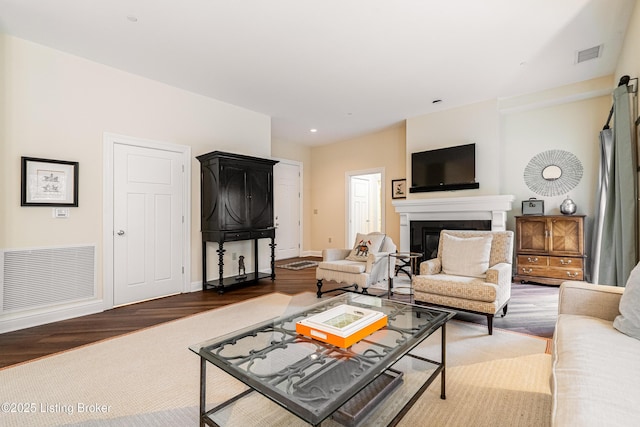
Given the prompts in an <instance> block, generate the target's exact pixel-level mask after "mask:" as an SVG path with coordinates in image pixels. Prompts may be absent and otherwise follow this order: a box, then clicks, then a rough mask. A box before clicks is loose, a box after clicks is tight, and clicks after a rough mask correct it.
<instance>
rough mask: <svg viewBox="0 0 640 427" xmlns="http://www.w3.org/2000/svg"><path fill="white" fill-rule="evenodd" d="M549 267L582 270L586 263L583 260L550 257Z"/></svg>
mask: <svg viewBox="0 0 640 427" xmlns="http://www.w3.org/2000/svg"><path fill="white" fill-rule="evenodd" d="M549 266H551V267H561V268H576V269H580V270H581V269H582V267H583V266H584V262H583V259H582V258H572V257H549Z"/></svg>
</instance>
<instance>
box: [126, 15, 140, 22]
mask: <svg viewBox="0 0 640 427" xmlns="http://www.w3.org/2000/svg"><path fill="white" fill-rule="evenodd" d="M127 21H129V22H138V18H137V17H135V16H133V15H127Z"/></svg>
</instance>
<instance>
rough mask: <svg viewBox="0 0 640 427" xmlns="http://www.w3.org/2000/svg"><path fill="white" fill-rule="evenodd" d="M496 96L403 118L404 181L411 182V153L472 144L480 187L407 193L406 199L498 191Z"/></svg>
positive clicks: (497, 115) (498, 145) (498, 139)
mask: <svg viewBox="0 0 640 427" xmlns="http://www.w3.org/2000/svg"><path fill="white" fill-rule="evenodd" d="M499 128H500V123H499V114H498V103H497V100H492V101H486V102H480V103H476V104H472V105H466V106H464V107H460V108H454V109H449V110H444V111H440V112H436V113H432V114H427V115H424V116H419V117H413V118H410V119H407V164H406V170H407V185H408V186H411V153H415V152H419V151H426V150H434V149H437V148H443V147H451V146H455V145H462V144H470V143H475V144H476V180H477V182H479V183H480V188H479V189H476V190H460V191H445V192H440V191H438V192H429V193H409V194H407V199H419V198H439V197H464V196H480V195H492V194H500V178H501V174H500V167H499V166H500V159H501V152H500V135H499Z"/></svg>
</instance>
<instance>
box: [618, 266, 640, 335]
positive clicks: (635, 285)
mask: <svg viewBox="0 0 640 427" xmlns="http://www.w3.org/2000/svg"><path fill="white" fill-rule="evenodd" d="M619 310H620V314H619V315H618V316H617V317H616V318H615V319H614V320H613V327H614V328H616V329H617V330H619V331H620V332H622V333H623V334H626V335H629V336H630V337H633V338H635V339H638V340H640V264H638V265H636V266H635V268H634V269H633V270H631V274H630V275H629V279H627V285H626V286H625V289H624V293H623V294H622V297H621V298H620V306H619Z"/></svg>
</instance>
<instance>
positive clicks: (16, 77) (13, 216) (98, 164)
mask: <svg viewBox="0 0 640 427" xmlns="http://www.w3.org/2000/svg"><path fill="white" fill-rule="evenodd" d="M0 55H1V56H0V65H1V66H2V67H1V68H0V72H1V73H2V74H0V90H1V91H2V95H3V96H2V97H1V98H0V102H1V103H2V104H0V105H1V107H0V114H1V116H0V124H3V125H4V126H2V127H1V128H0V142H1V145H0V171H1V172H0V173H1V174H2V175H0V176H1V177H2V180H1V184H0V186H1V191H0V206H1V210H2V213H1V214H0V219H2V221H0V249H19V248H28V247H47V246H54V245H58V246H60V245H75V244H91V243H95V244H97V246H98V288H99V294H102V274H103V272H102V256H103V254H102V251H101V248H102V238H101V234H102V210H103V206H102V204H103V203H102V197H103V195H102V188H103V184H102V177H103V156H102V141H103V133H104V132H112V133H116V134H121V135H128V136H132V137H136V138H143V139H149V140H155V141H161V142H169V143H175V144H181V145H188V146H191V150H192V155H193V156H194V159H192V164H191V167H192V176H191V183H192V194H191V200H192V202H193V203H192V205H193V206H192V216H191V224H192V230H191V240H192V251H191V252H192V263H191V272H192V274H191V277H192V280H193V281H199V280H201V261H200V255H199V254H200V253H201V250H200V247H201V244H200V241H201V235H200V176H199V170H200V169H199V163H198V161H197V160H196V159H195V156H197V155H199V154H202V153H206V152H210V151H213V150H223V151H231V152H237V153H243V154H249V155H253V156H258V157H269V156H270V155H271V142H270V141H271V135H270V134H271V119H270V117H269V116H266V115H264V114H259V113H256V112H252V111H249V110H246V109H243V108H240V107H237V106H234V105H230V104H227V103H223V102H220V101H217V100H215V99H211V98H207V97H204V96H201V95H196V94H194V93H191V92H187V91H184V90H180V89H176V88H174V87H170V86H167V85H165V84H162V83H159V82H156V81H152V80H149V79H145V78H142V77H139V76H136V75H133V74H129V73H125V72H123V71H120V70H117V69H114V68H110V67H107V66H104V65H101V64H98V63H95V62H91V61H88V60H85V59H82V58H79V57H76V56H73V55H69V54H66V53H62V52H60V51H56V50H53V49H50V48H47V47H44V46H41V45H38V44H34V43H31V42H28V41H25V40H22V39H18V38H15V37H10V36H7V35H1V34H0ZM21 156H31V157H42V158H51V159H59V160H70V161H78V162H79V163H80V165H79V171H80V176H79V192H80V193H79V197H78V200H79V207H77V208H72V209H71V215H70V218H69V219H66V220H60V219H53V218H52V215H51V208H47V207H20V157H21Z"/></svg>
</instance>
